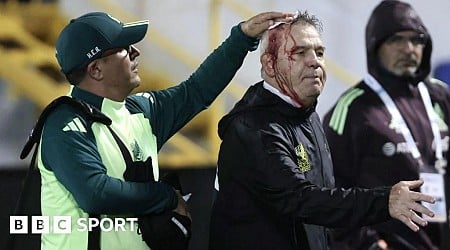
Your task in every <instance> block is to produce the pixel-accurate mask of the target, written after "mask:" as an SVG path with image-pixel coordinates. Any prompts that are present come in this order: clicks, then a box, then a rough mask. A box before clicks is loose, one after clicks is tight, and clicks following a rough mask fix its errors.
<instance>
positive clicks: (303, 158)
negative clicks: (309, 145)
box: [295, 144, 311, 173]
mask: <svg viewBox="0 0 450 250" xmlns="http://www.w3.org/2000/svg"><path fill="white" fill-rule="evenodd" d="M295 155H296V156H297V165H298V168H299V169H300V172H302V173H304V172H306V171H309V170H311V164H310V163H309V158H308V153H307V152H306V150H305V148H304V147H303V145H302V144H299V145H298V146H297V147H295Z"/></svg>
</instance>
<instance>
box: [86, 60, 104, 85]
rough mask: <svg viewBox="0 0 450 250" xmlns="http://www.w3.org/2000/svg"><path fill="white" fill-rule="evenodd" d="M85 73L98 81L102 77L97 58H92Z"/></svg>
mask: <svg viewBox="0 0 450 250" xmlns="http://www.w3.org/2000/svg"><path fill="white" fill-rule="evenodd" d="M87 74H88V75H89V77H91V78H92V79H94V80H97V81H100V80H102V79H103V72H102V69H101V66H100V63H99V61H98V60H94V61H92V62H91V63H89V64H88V66H87Z"/></svg>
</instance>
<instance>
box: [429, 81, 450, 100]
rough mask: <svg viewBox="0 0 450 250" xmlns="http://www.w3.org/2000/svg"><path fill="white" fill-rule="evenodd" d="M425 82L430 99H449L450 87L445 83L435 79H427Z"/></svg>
mask: <svg viewBox="0 0 450 250" xmlns="http://www.w3.org/2000/svg"><path fill="white" fill-rule="evenodd" d="M427 82H428V84H427V85H428V91H429V92H430V95H431V96H432V97H433V96H434V97H435V98H437V99H441V98H442V99H447V100H448V99H450V87H449V85H448V84H447V83H445V82H443V81H441V80H439V79H436V78H429V79H427Z"/></svg>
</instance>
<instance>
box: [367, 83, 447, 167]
mask: <svg viewBox="0 0 450 250" xmlns="http://www.w3.org/2000/svg"><path fill="white" fill-rule="evenodd" d="M364 82H365V83H366V84H367V85H368V86H369V87H370V88H371V89H372V90H373V91H374V92H375V93H376V94H377V95H378V96H379V97H380V99H381V100H382V101H383V103H384V105H385V106H386V108H387V110H388V111H389V113H390V114H391V116H392V123H393V124H394V126H395V127H396V128H398V129H400V132H401V133H402V135H403V137H404V139H405V141H406V145H407V147H408V148H409V150H410V151H411V154H412V156H413V157H414V159H416V160H418V161H419V164H423V162H422V159H421V154H420V152H419V149H418V148H417V145H416V143H415V142H414V139H413V136H412V134H411V131H410V130H409V128H408V125H407V124H406V122H405V120H404V119H403V116H402V115H401V114H400V111H399V110H398V108H397V106H396V105H395V103H394V101H393V100H392V98H391V97H390V96H389V94H388V93H387V92H386V90H384V88H383V87H382V86H381V85H380V84H379V83H378V81H377V80H376V79H375V78H374V77H373V76H371V75H366V76H365V77H364ZM418 88H419V93H420V96H421V97H422V102H423V104H424V105H425V110H426V112H427V116H428V120H429V121H430V124H431V130H432V132H433V137H434V143H435V146H436V148H435V156H436V161H435V167H436V169H437V170H438V171H439V173H443V172H444V169H443V167H444V166H443V165H444V164H443V161H444V159H443V156H442V141H441V134H440V132H439V126H438V117H437V115H436V113H435V112H434V110H433V105H432V103H431V98H430V94H429V93H428V89H427V87H426V86H425V84H424V83H423V82H420V83H419V85H418Z"/></svg>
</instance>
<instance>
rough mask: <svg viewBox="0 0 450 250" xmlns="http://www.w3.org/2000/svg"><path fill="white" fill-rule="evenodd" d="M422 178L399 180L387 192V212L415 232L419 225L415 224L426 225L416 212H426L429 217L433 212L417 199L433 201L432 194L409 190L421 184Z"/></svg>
mask: <svg viewBox="0 0 450 250" xmlns="http://www.w3.org/2000/svg"><path fill="white" fill-rule="evenodd" d="M422 184H423V180H415V181H401V182H399V183H397V184H395V185H394V186H393V187H392V189H391V192H390V194H389V214H390V215H391V217H392V218H395V219H397V220H400V221H401V222H403V223H404V224H405V225H407V226H408V227H409V228H410V229H411V230H413V231H414V232H417V231H418V230H419V227H418V226H417V225H416V223H417V224H419V225H421V226H426V225H427V221H426V220H424V219H423V218H422V217H420V216H419V215H418V214H417V213H416V212H418V213H422V214H426V215H428V216H430V217H433V216H434V213H433V212H432V211H430V210H429V209H428V208H426V207H425V206H423V205H421V204H420V203H418V201H425V202H428V203H434V202H435V200H434V198H433V197H432V196H429V195H426V194H422V193H418V192H414V191H411V189H415V188H418V187H420V186H422Z"/></svg>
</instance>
